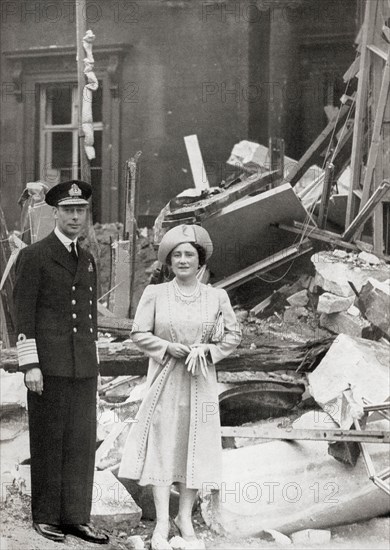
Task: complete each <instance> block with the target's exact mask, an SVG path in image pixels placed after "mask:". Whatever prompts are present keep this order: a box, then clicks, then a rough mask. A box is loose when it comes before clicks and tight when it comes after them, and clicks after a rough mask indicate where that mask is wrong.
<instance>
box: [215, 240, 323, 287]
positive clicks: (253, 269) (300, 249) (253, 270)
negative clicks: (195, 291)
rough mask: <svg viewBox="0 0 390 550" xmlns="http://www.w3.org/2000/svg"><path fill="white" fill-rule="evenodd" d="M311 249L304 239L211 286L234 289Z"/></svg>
mask: <svg viewBox="0 0 390 550" xmlns="http://www.w3.org/2000/svg"><path fill="white" fill-rule="evenodd" d="M311 249H312V246H311V244H310V241H309V239H304V240H303V241H302V242H301V243H300V244H295V245H292V246H289V247H288V248H284V249H283V250H280V251H279V252H276V253H275V254H273V255H272V256H270V257H269V258H265V259H264V260H260V261H259V262H256V263H255V264H253V265H251V266H249V267H246V268H245V269H243V270H241V271H239V272H238V273H234V274H233V275H231V276H230V277H226V278H225V279H222V280H221V281H219V282H218V283H214V285H213V286H214V287H215V288H224V289H225V290H228V289H229V290H231V289H232V288H235V287H237V286H240V285H242V284H244V283H246V282H247V281H250V280H251V279H253V278H254V277H256V275H258V274H260V273H266V272H267V271H270V270H271V269H275V268H276V267H279V266H280V265H283V264H284V263H286V262H288V261H290V260H292V259H294V258H297V257H298V256H302V254H306V252H308V251H309V250H311Z"/></svg>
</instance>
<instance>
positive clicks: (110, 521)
mask: <svg viewBox="0 0 390 550" xmlns="http://www.w3.org/2000/svg"><path fill="white" fill-rule="evenodd" d="M141 516H142V510H141V508H140V507H139V506H137V504H136V503H135V502H134V500H133V498H132V496H131V495H130V493H128V492H127V490H126V489H125V487H124V486H123V485H122V483H121V482H120V481H118V479H117V478H116V477H115V476H114V474H113V473H112V472H109V471H107V470H105V471H101V472H99V471H95V477H94V484H93V495H92V510H91V519H92V521H93V523H94V524H95V525H96V526H98V527H100V528H102V529H108V530H110V531H112V530H113V529H126V530H127V529H131V528H134V527H137V525H138V524H139V522H140V519H141Z"/></svg>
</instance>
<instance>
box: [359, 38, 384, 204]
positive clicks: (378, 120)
mask: <svg viewBox="0 0 390 550" xmlns="http://www.w3.org/2000/svg"><path fill="white" fill-rule="evenodd" d="M389 85H390V47H389V50H388V53H387V58H386V64H385V67H384V69H383V78H382V84H381V88H380V92H379V98H378V102H377V107H376V115H375V121H374V127H373V130H372V137H371V144H370V150H369V153H368V159H367V166H366V171H365V174H364V182H363V194H362V200H361V202H360V208H359V211H361V210H362V209H363V207H364V205H365V204H366V203H367V201H368V198H369V196H370V189H371V183H372V177H373V173H374V169H375V165H376V161H377V158H378V151H379V146H380V143H381V130H382V123H383V116H384V114H385V108H386V104H387V98H388V95H389Z"/></svg>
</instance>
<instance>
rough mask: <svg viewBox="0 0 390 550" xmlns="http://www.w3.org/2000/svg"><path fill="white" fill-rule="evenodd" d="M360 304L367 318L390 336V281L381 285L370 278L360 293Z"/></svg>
mask: <svg viewBox="0 0 390 550" xmlns="http://www.w3.org/2000/svg"><path fill="white" fill-rule="evenodd" d="M358 303H359V308H360V309H361V311H362V312H363V313H364V315H365V316H366V318H367V319H368V320H369V321H370V322H371V323H372V324H373V325H374V326H375V327H377V328H379V329H380V330H381V331H382V332H384V333H385V334H387V336H390V279H388V280H387V281H385V282H383V283H380V282H379V281H377V280H376V279H373V278H370V279H369V280H368V282H367V283H366V284H365V285H364V287H363V288H362V290H361V292H360V295H359V301H358Z"/></svg>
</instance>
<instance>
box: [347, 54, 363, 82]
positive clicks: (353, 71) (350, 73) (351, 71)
mask: <svg viewBox="0 0 390 550" xmlns="http://www.w3.org/2000/svg"><path fill="white" fill-rule="evenodd" d="M359 65H360V58H359V57H356V58H355V59H354V61H353V62H352V64H351V65H350V66H349V67H348V69H347V70H346V71H345V73H344V74H343V80H344V82H348V80H352V78H354V77H355V76H356V75H357V74H358V72H359Z"/></svg>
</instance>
